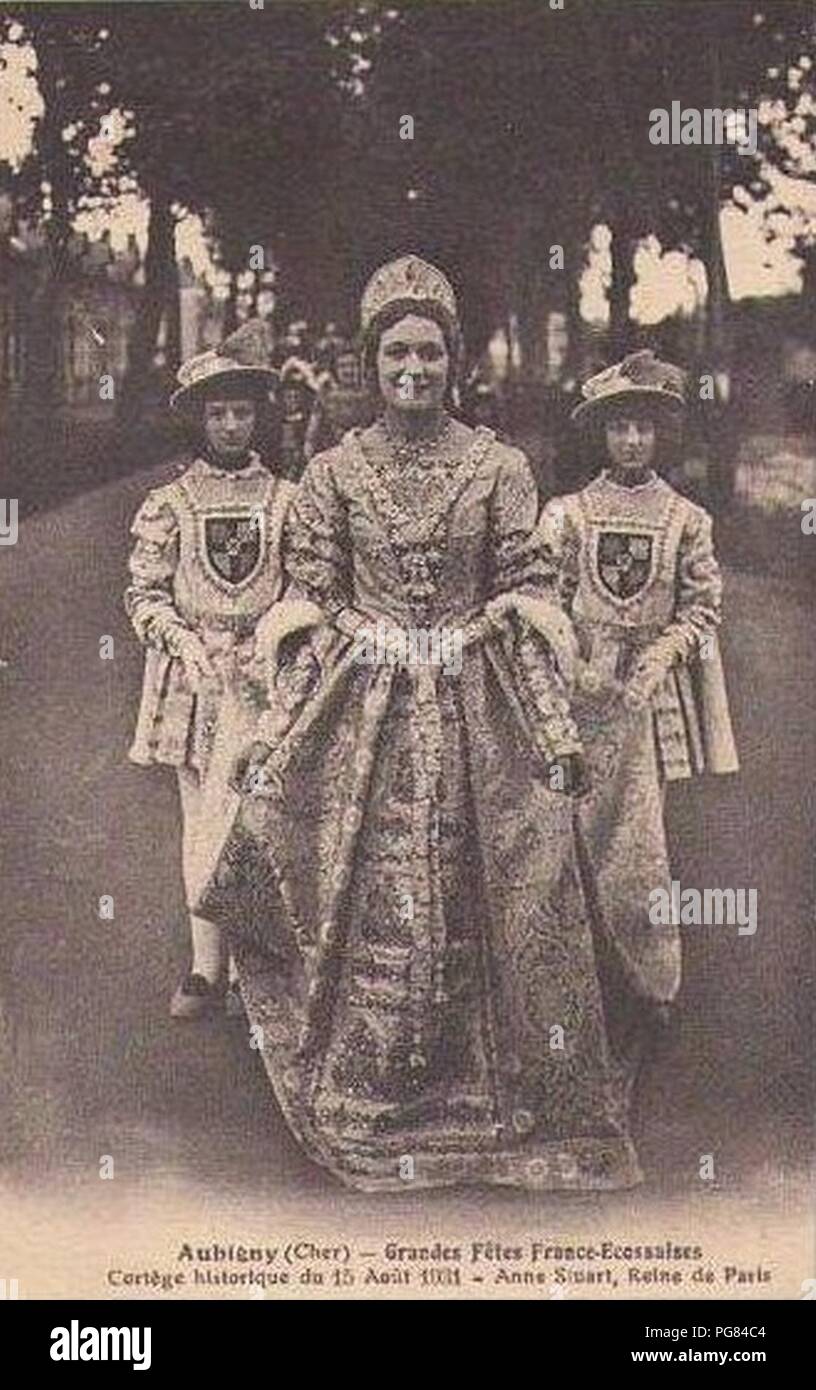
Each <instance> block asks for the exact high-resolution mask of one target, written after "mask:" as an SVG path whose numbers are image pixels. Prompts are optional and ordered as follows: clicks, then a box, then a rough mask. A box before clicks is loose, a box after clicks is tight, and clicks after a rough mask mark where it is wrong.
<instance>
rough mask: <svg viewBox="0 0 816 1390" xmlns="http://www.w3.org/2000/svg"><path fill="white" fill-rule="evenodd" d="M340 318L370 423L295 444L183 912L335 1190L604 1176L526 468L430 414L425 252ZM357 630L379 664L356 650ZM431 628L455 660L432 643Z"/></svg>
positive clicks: (607, 1145) (567, 723)
mask: <svg viewBox="0 0 816 1390" xmlns="http://www.w3.org/2000/svg"><path fill="white" fill-rule="evenodd" d="M362 327H363V335H364V350H365V360H366V364H367V369H368V371H369V372H370V373H371V374H372V375H373V377H374V379H375V381H376V384H377V387H378V389H379V393H380V398H381V403H382V408H381V414H380V416H379V418H378V419H377V421H376V422H375V423H374V424H373V425H372V426H370V427H369V428H367V429H362V430H352V431H350V432H349V433H348V434H347V435H346V436H345V437H344V439H343V441H342V442H341V444H340V445H339V446H338V447H336V448H333V449H330V450H328V451H327V452H325V453H322V454H319V455H317V456H316V457H315V458H314V459H313V460H312V461H311V463H310V464H309V466H308V467H307V469H306V472H305V474H304V476H303V479H302V482H301V485H300V489H299V493H298V495H297V497H296V499H295V502H294V503H293V506H292V508H291V510H290V513H289V516H288V520H287V525H286V529H285V537H284V542H283V551H284V565H285V568H286V572H287V575H288V579H289V583H290V587H289V589H288V591H287V596H286V598H285V599H284V601H282V602H281V603H279V604H276V605H275V606H274V607H273V608H272V609H271V610H270V612H269V614H267V616H266V618H265V619H264V620H263V623H264V627H265V631H264V634H263V639H262V640H264V641H265V642H266V644H267V650H268V660H269V708H268V709H267V710H266V711H265V712H264V713H263V714H262V715H261V716H260V720H259V723H258V726H257V736H256V742H255V743H254V745H253V746H252V748H251V749H250V750H249V751H248V753H247V755H246V756H245V757H244V758H243V759H241V760H239V763H238V767H237V769H236V772H235V774H234V779H233V780H234V782H235V785H236V786H237V787H240V792H241V795H240V799H239V804H238V809H237V813H236V815H235V817H234V820H233V821H232V824H231V828H230V829H229V831H228V833H227V834H226V836H225V837H222V842H221V843H220V844H218V845H217V846H216V849H215V853H214V855H213V861H212V862H213V867H212V871H211V873H210V874H209V875H208V880H207V885H206V888H205V889H204V891H203V894H202V898H201V901H200V902H199V905H198V910H199V911H201V912H202V913H203V914H204V915H205V916H208V915H209V916H210V917H212V918H213V919H215V920H217V921H219V922H223V923H224V924H225V925H226V926H227V927H228V928H229V929H230V931H231V933H232V942H233V947H234V950H235V952H236V959H237V963H238V969H239V974H240V979H241V988H242V995H243V999H244V1002H245V1005H246V1009H247V1013H248V1017H249V1020H250V1023H251V1024H252V1025H253V1027H254V1028H255V1029H256V1033H255V1037H256V1038H257V1039H259V1040H260V1044H261V1048H262V1053H263V1059H264V1063H265V1066H266V1068H267V1071H268V1073H269V1076H270V1079H271V1081H272V1084H273V1087H274V1090H275V1094H276V1096H277V1098H278V1101H279V1103H280V1105H281V1108H282V1110H283V1113H284V1115H285V1116H286V1119H287V1121H288V1123H289V1124H290V1126H291V1128H292V1129H293V1131H294V1133H295V1134H296V1135H297V1137H298V1138H299V1139H300V1141H301V1143H302V1144H303V1145H304V1147H305V1148H306V1150H307V1152H308V1153H309V1154H310V1155H311V1156H312V1157H313V1158H314V1159H316V1160H317V1161H319V1162H320V1163H322V1164H324V1165H325V1166H326V1167H327V1168H329V1169H330V1170H331V1171H332V1173H334V1174H335V1175H336V1176H337V1177H339V1178H340V1179H342V1180H343V1181H345V1182H346V1183H347V1184H349V1185H350V1186H353V1187H356V1188H361V1189H364V1190H380V1189H403V1188H410V1187H428V1186H435V1185H440V1184H451V1183H464V1182H470V1183H492V1184H505V1185H512V1186H518V1187H526V1188H533V1189H593V1188H614V1187H625V1186H631V1185H633V1184H635V1183H636V1182H638V1181H639V1180H640V1176H641V1175H640V1171H639V1167H638V1161H637V1156H636V1153H635V1150H634V1148H633V1145H632V1142H631V1140H630V1137H629V1131H628V1118H627V1097H628V1085H627V1080H628V1074H627V1068H626V1066H625V1058H624V1057H623V1056H622V1055H619V1053H618V1051H617V1050H616V1043H615V1039H613V1038H611V1037H610V1035H609V1032H608V1028H607V1023H606V1013H605V1010H606V1001H605V998H604V985H603V982H602V980H601V978H600V976H599V969H598V961H597V957H596V941H595V935H594V924H593V919H592V916H591V913H590V911H589V909H588V905H587V897H586V896H585V893H584V889H583V886H582V878H581V870H580V867H579V863H578V858H577V854H576V846H575V839H574V834H573V813H574V807H575V805H576V800H575V798H576V796H580V795H581V794H582V792H583V790H584V788H583V773H582V758H581V749H580V743H579V740H578V738H577V735H576V729H575V726H574V724H573V722H572V718H571V716H570V712H569V704H568V700H569V693H570V685H571V680H572V672H573V665H574V658H575V643H574V637H573V634H572V628H571V624H570V623H569V621H568V619H566V618H565V615H564V613H563V610H562V609H561V607H560V605H559V601H558V595H557V573H556V567H555V564H554V562H553V557H552V554H551V552H550V551H549V549H548V547H547V546H546V545H545V544H542V543H541V542H540V540H539V539H537V538H536V530H535V527H536V521H537V513H538V504H537V496H536V489H535V484H534V481H533V478H532V475H531V472H530V469H529V467H528V465H527V462H526V460H525V457H524V455H523V454H522V453H520V452H519V451H518V450H516V449H512V448H509V447H507V446H505V445H503V444H500V443H499V442H498V441H497V440H496V438H495V435H494V434H493V433H492V432H491V431H490V430H488V429H484V428H480V429H476V430H472V429H470V428H468V427H467V426H465V425H463V424H462V423H461V422H460V421H458V420H457V419H456V418H454V417H453V416H452V415H451V414H450V413H449V411H448V409H447V402H448V401H449V399H450V387H451V384H452V381H453V377H454V373H455V371H456V365H457V360H458V357H459V353H460V335H459V327H458V319H457V308H456V301H455V297H454V294H453V290H452V289H451V286H450V285H449V283H448V282H447V280H446V279H445V277H444V276H443V275H442V274H441V272H440V271H438V270H437V269H436V268H435V267H433V266H430V265H428V264H427V263H426V262H424V261H421V260H420V259H419V258H417V257H415V256H407V257H402V258H401V259H399V260H398V261H395V262H392V263H390V264H388V265H386V266H384V267H382V268H381V269H380V270H379V271H378V272H377V273H376V274H375V275H374V276H373V278H372V280H371V281H370V282H369V285H368V287H367V289H366V291H365V294H364V296H363V302H362ZM375 630H376V631H377V632H379V633H380V634H382V633H383V632H384V633H385V634H386V639H385V643H384V650H385V651H386V652H389V653H390V659H388V658H386V659H384V660H382V659H381V660H377V659H374V660H372V659H371V655H370V647H369V651H368V656H367V657H363V655H362V648H361V642H360V637H361V633H363V632H365V633H368V634H371V633H373V632H374V631H375ZM434 633H435V634H437V636H438V635H439V634H440V633H447V634H448V637H449V638H450V635H451V634H453V635H454V636H456V635H457V634H458V643H452V644H451V643H450V642H449V643H448V647H447V650H448V654H449V655H450V652H451V651H454V652H457V653H458V656H459V659H457V660H448V661H446V662H445V663H444V664H443V663H442V661H440V660H437V661H434V660H433V653H434V651H436V652H437V653H438V652H439V651H441V650H443V647H444V644H443V643H442V642H439V643H437V645H436V647H435V646H434V641H433V640H432V638H433V634H434ZM423 634H424V635H425V638H426V639H427V640H426V641H425V645H424V648H422V650H424V652H425V656H426V658H427V659H415V660H412V659H410V658H408V657H406V653H407V652H409V651H411V650H413V651H415V652H416V651H418V650H419V649H420V648H421V647H422V644H421V643H420V642H417V641H414V643H413V646H412V645H411V642H410V640H409V639H410V638H411V637H412V636H413V637H414V638H416V637H417V635H419V637H422V635H423ZM397 639H399V640H397ZM259 640H261V639H260V635H259ZM380 647H381V648H383V644H380ZM379 649H380V648H378V650H379ZM429 653H430V656H429V655H428V654H429ZM236 799H238V798H236Z"/></svg>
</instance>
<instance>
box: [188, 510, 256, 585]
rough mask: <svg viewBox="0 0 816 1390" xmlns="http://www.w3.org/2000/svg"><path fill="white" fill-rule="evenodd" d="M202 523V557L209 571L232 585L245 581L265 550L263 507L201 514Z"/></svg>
mask: <svg viewBox="0 0 816 1390" xmlns="http://www.w3.org/2000/svg"><path fill="white" fill-rule="evenodd" d="M202 523H203V528H204V558H205V560H206V564H207V568H208V569H209V570H210V572H211V574H213V576H214V577H215V578H217V579H218V580H220V581H221V583H227V584H229V585H231V586H233V587H235V588H238V587H240V586H242V585H244V584H247V583H248V582H249V581H250V580H251V579H252V578H253V577H254V575H255V574H256V573H257V571H258V568H259V566H260V563H261V558H262V556H263V554H264V544H263V542H264V532H265V529H266V528H265V516H264V513H263V511H262V510H261V509H260V508H258V509H255V510H252V511H244V510H242V511H236V512H218V513H216V514H210V515H205V516H203V517H202Z"/></svg>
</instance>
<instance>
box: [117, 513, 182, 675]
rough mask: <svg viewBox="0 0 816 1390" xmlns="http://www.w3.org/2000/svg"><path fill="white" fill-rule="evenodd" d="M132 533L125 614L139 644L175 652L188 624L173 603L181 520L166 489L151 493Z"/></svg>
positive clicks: (134, 524) (133, 525) (137, 516)
mask: <svg viewBox="0 0 816 1390" xmlns="http://www.w3.org/2000/svg"><path fill="white" fill-rule="evenodd" d="M130 530H131V535H132V536H134V538H135V539H134V544H133V548H132V550H131V552H130V558H129V560H128V570H129V572H130V583H129V585H128V587H127V589H126V590H125V599H124V602H125V612H126V613H127V615H128V617H129V618H130V621H131V623H132V624H133V627H134V630H135V632H136V635H137V637H138V638H139V641H140V642H142V643H144V644H145V645H146V646H152V647H158V648H159V650H164V651H168V652H171V653H174V652H175V649H176V641H177V639H178V636H179V635H180V634H181V633H182V632H186V631H187V625H186V623H185V622H184V620H183V619H182V618H181V616H180V614H179V613H178V611H177V610H176V607H175V605H174V603H173V589H172V583H173V575H174V573H175V570H176V566H177V564H178V554H179V535H178V520H177V517H176V514H175V512H174V511H173V508H172V506H171V504H170V502H169V500H168V498H167V496H166V494H165V491H164V489H158V490H157V491H156V492H152V493H150V494H149V496H148V497H147V498H146V499H145V501H144V502H143V503H142V505H141V507H140V508H139V510H138V512H137V513H136V516H135V518H134V521H133V524H132V526H131V528H130Z"/></svg>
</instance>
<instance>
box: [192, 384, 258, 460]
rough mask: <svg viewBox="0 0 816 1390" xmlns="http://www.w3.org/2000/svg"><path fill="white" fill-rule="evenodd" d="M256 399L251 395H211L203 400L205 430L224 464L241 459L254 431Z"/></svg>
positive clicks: (210, 443) (212, 446)
mask: <svg viewBox="0 0 816 1390" xmlns="http://www.w3.org/2000/svg"><path fill="white" fill-rule="evenodd" d="M255 415H256V411H255V402H254V400H252V399H251V398H250V397H246V398H244V397H242V396H209V397H208V398H207V400H206V401H205V402H204V433H205V435H206V436H207V443H208V444H209V446H210V448H211V449H212V450H213V451H214V452H215V453H216V454H217V455H218V457H219V458H222V459H223V460H224V461H225V463H230V462H233V461H234V460H236V459H239V458H242V457H243V456H244V455H245V454H246V451H247V449H248V448H249V446H250V444H251V443H252V436H253V434H254V433H255Z"/></svg>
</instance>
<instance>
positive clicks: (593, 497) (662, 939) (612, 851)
mask: <svg viewBox="0 0 816 1390" xmlns="http://www.w3.org/2000/svg"><path fill="white" fill-rule="evenodd" d="M684 386H685V378H684V374H683V372H682V371H681V370H680V369H679V368H678V367H675V366H673V365H672V364H670V363H667V362H661V361H660V360H659V359H658V358H657V357H656V356H655V355H654V353H653V352H651V351H650V350H645V351H643V352H636V353H632V354H631V355H630V356H628V357H626V358H624V360H623V361H622V362H619V363H617V364H616V365H615V366H613V367H610V368H608V369H607V370H606V371H603V372H600V373H598V374H597V375H596V376H594V377H592V378H591V379H590V380H589V381H587V382H586V384H585V385H584V387H583V397H584V399H583V400H582V402H581V403H580V405H578V406H577V407H576V409H575V410H574V411H573V419H574V420H576V421H577V422H578V424H579V425H581V426H582V427H583V428H587V429H589V430H590V431H594V443H595V444H596V446H597V447H598V449H599V452H601V451H602V452H603V453H605V454H606V456H607V461H606V466H605V467H602V468H601V470H600V471H599V473H598V474H597V476H596V477H595V478H593V480H592V481H591V482H590V483H589V484H588V485H587V486H586V487H584V488H583V489H581V491H580V492H576V493H573V494H571V495H569V496H566V497H561V498H556V499H553V500H552V501H551V502H549V503H548V504H547V505H546V507H545V508H544V511H543V514H542V520H541V526H542V528H544V530H545V531H546V533H547V538H548V539H549V541H550V543H551V544H552V545H553V546H554V548H555V550H556V552H557V554H558V555H559V557H560V562H561V581H560V582H561V592H562V598H563V601H564V604H565V607H566V608H567V610H568V612H569V614H570V616H571V618H572V621H573V624H574V627H575V631H576V635H577V638H578V642H579V648H580V654H581V657H582V661H581V662H579V675H578V683H577V695H576V698H575V701H574V705H573V709H574V713H575V715H576V718H577V720H578V725H579V729H580V730H581V733H582V737H583V738H584V746H585V749H586V753H587V758H588V763H589V772H590V786H591V791H590V794H589V795H588V796H587V797H586V798H585V799H584V800H583V801H582V802H581V803H580V804H579V805H578V806H577V808H576V817H577V820H578V825H579V829H580V832H581V834H582V839H583V844H584V848H585V852H586V855H587V858H588V860H589V865H590V869H591V879H592V882H593V883H594V887H595V892H596V894H597V916H598V920H599V923H600V949H601V951H602V952H603V953H605V954H607V956H608V960H609V964H610V967H611V975H612V977H614V978H616V979H617V981H618V989H617V991H616V994H615V997H614V998H610V1000H609V1001H608V1008H609V1012H610V1015H612V1016H614V1018H615V1020H616V1024H615V1026H616V1028H617V1039H618V1042H619V1046H620V1055H621V1059H622V1060H623V1061H624V1062H626V1061H629V1062H631V1061H632V1058H633V1056H634V1052H633V1048H634V1050H635V1051H636V1050H637V1046H641V1045H642V1043H643V1040H644V1038H645V1037H646V1035H647V1034H646V1031H645V1029H644V1025H645V1024H647V1023H648V1021H649V1019H650V1018H651V1020H652V1021H654V1020H655V1019H656V1018H658V1017H661V1016H664V1015H665V1012H666V1007H667V1005H668V1004H669V1003H670V1002H671V1000H672V999H673V998H674V997H675V995H676V993H677V990H678V988H679V984H680V970H681V957H680V940H679V933H678V929H677V926H676V925H674V924H666V925H663V924H660V923H656V922H655V921H653V920H652V916H653V914H651V905H652V904H653V903H654V901H655V897H654V896H653V895H654V890H656V889H670V882H671V875H670V871H669V862H668V853H667V847H666V835H665V829H664V823H663V793H664V787H665V784H666V783H667V782H670V781H674V780H677V779H683V778H688V777H691V776H694V775H696V774H698V773H702V772H705V771H707V772H717V773H719V772H734V771H736V770H737V767H738V763H737V755H736V750H735V746H734V740H733V735H732V731H731V723H730V716H729V708H728V699H727V695H726V689H725V682H724V677H723V671H722V664H721V660H720V653H719V647H718V643H717V636H716V632H717V628H718V626H719V623H720V619H721V604H722V581H721V575H720V568H719V565H718V563H717V559H716V556H715V553H714V546H713V540H712V521H711V517H710V516H709V515H708V513H707V512H705V511H704V510H703V508H701V507H699V506H697V505H695V504H694V503H693V502H691V501H689V500H688V499H687V498H685V497H683V496H682V495H681V494H680V493H678V492H677V491H675V489H674V488H672V487H670V486H669V484H668V483H666V482H665V481H664V480H663V479H662V478H661V477H659V475H658V473H657V472H656V471H655V469H654V467H653V465H654V463H655V462H656V461H659V458H660V448H661V441H662V439H663V437H664V431H665V429H666V427H669V426H671V425H672V423H673V422H676V421H677V420H679V418H680V417H681V415H682V412H683V408H684V404H685V396H684ZM644 1006H645V1007H644Z"/></svg>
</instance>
